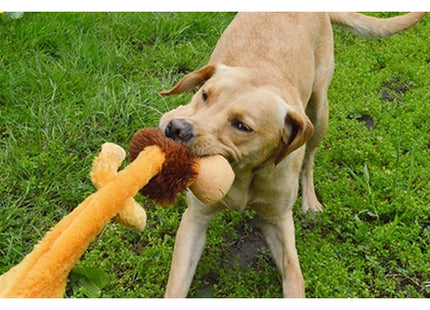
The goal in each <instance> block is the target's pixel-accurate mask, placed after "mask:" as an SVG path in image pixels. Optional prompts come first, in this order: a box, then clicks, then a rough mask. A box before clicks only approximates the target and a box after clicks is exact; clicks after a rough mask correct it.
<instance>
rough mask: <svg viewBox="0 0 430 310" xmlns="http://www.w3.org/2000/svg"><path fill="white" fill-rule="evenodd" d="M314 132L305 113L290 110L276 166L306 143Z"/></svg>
mask: <svg viewBox="0 0 430 310" xmlns="http://www.w3.org/2000/svg"><path fill="white" fill-rule="evenodd" d="M313 132H314V126H313V125H312V123H311V121H310V120H309V118H308V117H307V116H306V115H305V114H304V113H300V112H298V111H296V110H293V109H289V111H288V112H287V116H286V117H285V128H284V133H283V135H282V142H281V149H280V151H279V152H278V154H277V156H276V157H275V165H277V164H278V163H279V162H281V160H283V159H284V158H285V157H286V156H287V155H288V154H290V153H291V152H292V151H294V150H295V149H297V148H299V147H300V146H302V145H303V144H304V143H306V141H308V140H309V139H310V137H311V136H312V134H313Z"/></svg>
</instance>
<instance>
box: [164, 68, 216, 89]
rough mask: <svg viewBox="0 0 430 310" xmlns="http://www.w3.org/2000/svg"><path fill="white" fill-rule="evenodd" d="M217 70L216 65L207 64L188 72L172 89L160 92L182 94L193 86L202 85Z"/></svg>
mask: <svg viewBox="0 0 430 310" xmlns="http://www.w3.org/2000/svg"><path fill="white" fill-rule="evenodd" d="M215 71H216V65H214V64H209V65H206V66H204V67H202V68H200V69H198V70H196V71H193V72H191V73H189V74H187V75H186V76H184V77H183V78H182V79H181V80H180V81H179V82H178V84H176V85H175V86H174V87H173V88H172V89H169V90H164V91H162V92H160V94H161V95H164V96H169V95H176V94H181V93H183V92H185V91H188V90H192V89H193V88H195V87H197V86H200V85H202V84H203V83H204V82H206V81H207V80H209V79H210V78H211V77H212V75H214V73H215Z"/></svg>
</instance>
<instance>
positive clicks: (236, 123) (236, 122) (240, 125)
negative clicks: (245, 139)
mask: <svg viewBox="0 0 430 310" xmlns="http://www.w3.org/2000/svg"><path fill="white" fill-rule="evenodd" d="M231 125H232V126H233V127H234V128H236V129H237V130H240V131H243V132H252V129H251V128H249V127H248V126H246V125H245V124H244V123H242V122H241V121H239V120H234V121H233V122H232V123H231Z"/></svg>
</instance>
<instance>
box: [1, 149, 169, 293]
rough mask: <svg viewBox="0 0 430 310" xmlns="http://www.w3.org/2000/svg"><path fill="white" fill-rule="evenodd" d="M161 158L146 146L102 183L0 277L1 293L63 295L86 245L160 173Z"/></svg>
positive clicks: (160, 155)
mask: <svg viewBox="0 0 430 310" xmlns="http://www.w3.org/2000/svg"><path fill="white" fill-rule="evenodd" d="M102 153H103V152H102ZM109 156H110V155H109ZM164 160H165V158H164V153H163V152H162V151H161V149H160V148H159V147H157V146H151V147H147V148H145V149H144V150H143V151H142V152H141V153H140V154H139V156H138V157H137V158H136V160H134V161H133V162H132V163H131V164H130V165H128V166H127V167H126V168H124V170H122V171H121V172H119V173H118V174H117V176H116V177H115V178H114V179H113V180H112V181H111V182H109V183H107V184H105V185H104V186H102V183H103V182H101V183H100V184H99V185H100V186H101V188H100V189H99V190H98V191H97V192H96V193H94V194H92V195H91V196H89V197H88V198H87V199H86V200H85V201H83V202H82V203H81V204H80V205H79V206H78V207H76V208H75V209H74V210H73V211H72V212H71V213H70V214H69V215H67V216H66V217H65V218H63V219H62V220H61V221H60V222H59V223H58V224H57V225H55V226H54V227H53V228H52V230H51V231H49V232H48V233H47V234H46V235H45V237H44V238H43V239H42V240H41V241H40V242H39V243H38V244H37V245H36V246H35V248H34V250H33V251H32V252H31V253H30V254H28V255H27V256H26V257H25V258H24V260H23V261H22V262H21V263H20V264H18V265H17V266H15V267H13V268H12V269H10V270H9V271H8V272H6V273H5V274H3V275H2V276H0V297H32V298H37V297H39V298H45V297H57V298H59V297H63V295H64V292H65V288H66V281H67V276H68V274H69V272H70V270H71V269H72V268H73V266H74V265H75V264H76V262H77V261H78V260H79V258H80V257H81V256H82V254H83V253H84V252H85V250H86V248H87V247H88V245H89V243H90V242H91V241H92V240H93V239H94V238H95V237H96V236H97V235H98V234H99V233H100V232H101V230H102V229H103V227H104V226H105V225H106V224H107V223H108V222H109V220H110V219H111V218H113V217H114V216H115V215H117V214H118V212H119V211H120V210H121V208H122V207H123V206H124V204H125V202H126V201H127V200H128V199H129V198H130V197H134V196H135V195H136V193H137V192H138V190H139V189H140V188H142V187H143V186H144V185H146V183H147V182H149V180H150V179H151V178H152V177H153V176H155V175H156V174H158V173H159V172H160V171H161V166H162V164H163V162H164ZM118 166H119V165H118ZM107 170H109V169H106V171H107ZM101 175H102V174H101ZM96 179H97V177H96ZM99 180H101V179H99Z"/></svg>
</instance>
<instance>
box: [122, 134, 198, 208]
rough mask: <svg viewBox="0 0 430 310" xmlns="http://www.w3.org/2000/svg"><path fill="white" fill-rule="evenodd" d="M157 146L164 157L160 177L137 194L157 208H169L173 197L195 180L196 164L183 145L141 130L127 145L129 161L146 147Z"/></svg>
mask: <svg viewBox="0 0 430 310" xmlns="http://www.w3.org/2000/svg"><path fill="white" fill-rule="evenodd" d="M150 145H158V146H159V147H160V148H161V149H162V150H163V152H164V153H165V156H166V160H165V162H164V163H163V166H162V171H161V173H160V174H158V175H156V176H155V177H153V178H152V179H151V180H150V181H149V182H148V184H147V185H146V186H145V187H143V188H142V189H141V190H140V193H141V194H143V195H145V196H146V197H148V198H149V199H151V200H153V201H154V202H156V203H157V204H159V205H162V206H169V205H173V204H174V202H175V199H176V195H177V194H178V193H180V192H183V191H185V189H186V188H187V187H188V186H189V185H190V184H191V183H192V182H193V181H194V180H195V178H196V177H197V175H198V172H199V171H198V170H199V164H198V161H197V157H196V155H194V154H193V153H192V152H191V151H190V150H189V149H188V147H187V146H186V145H185V144H184V143H180V142H175V141H173V140H172V139H170V138H167V137H166V136H165V135H164V134H163V133H162V132H161V131H160V130H158V129H155V128H145V129H141V130H139V131H137V132H136V133H135V134H134V136H133V138H132V139H131V142H130V149H129V152H130V160H131V161H133V160H134V159H135V158H136V157H137V155H139V153H140V152H141V151H142V150H143V149H144V148H145V147H147V146H150Z"/></svg>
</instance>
